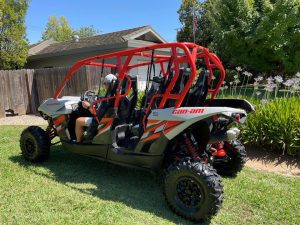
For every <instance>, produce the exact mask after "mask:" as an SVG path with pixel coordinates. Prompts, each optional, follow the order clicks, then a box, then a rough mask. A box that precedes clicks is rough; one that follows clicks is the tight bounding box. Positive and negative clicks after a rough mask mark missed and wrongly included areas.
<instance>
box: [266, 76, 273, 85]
mask: <svg viewBox="0 0 300 225" xmlns="http://www.w3.org/2000/svg"><path fill="white" fill-rule="evenodd" d="M266 80H267V82H268V84H272V83H273V81H274V78H273V77H268V78H267V79H266Z"/></svg>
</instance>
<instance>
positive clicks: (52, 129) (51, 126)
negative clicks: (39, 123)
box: [46, 124, 57, 140]
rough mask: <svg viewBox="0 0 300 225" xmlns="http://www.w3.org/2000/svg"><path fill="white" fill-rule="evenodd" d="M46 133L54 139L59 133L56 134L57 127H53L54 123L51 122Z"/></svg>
mask: <svg viewBox="0 0 300 225" xmlns="http://www.w3.org/2000/svg"><path fill="white" fill-rule="evenodd" d="M46 133H47V134H48V137H49V138H50V140H52V139H53V138H55V136H56V135H57V134H56V131H55V129H54V128H53V125H52V124H50V125H49V126H48V127H47V129H46Z"/></svg>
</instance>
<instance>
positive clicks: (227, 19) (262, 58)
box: [207, 0, 300, 74]
mask: <svg viewBox="0 0 300 225" xmlns="http://www.w3.org/2000/svg"><path fill="white" fill-rule="evenodd" d="M207 6H208V7H207V18H208V20H209V23H210V25H211V27H212V32H213V37H214V38H213V43H212V46H213V48H214V49H215V50H216V52H217V54H218V55H220V57H221V58H222V59H223V60H225V62H226V63H227V64H229V65H231V66H235V65H241V66H244V67H246V68H247V69H250V70H253V71H257V72H267V73H269V74H270V73H294V72H297V70H299V69H300V42H299V40H300V32H299V31H300V12H299V10H300V1H299V0H245V1H240V0H207Z"/></svg>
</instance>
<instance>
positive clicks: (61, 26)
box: [42, 16, 97, 41]
mask: <svg viewBox="0 0 300 225" xmlns="http://www.w3.org/2000/svg"><path fill="white" fill-rule="evenodd" d="M96 34H97V31H96V30H95V28H94V27H93V26H85V27H81V28H79V29H78V30H73V28H72V27H71V26H70V25H69V23H68V20H67V19H66V18H65V17H64V16H61V17H60V18H59V20H58V19H57V18H56V16H51V17H50V18H49V20H48V23H47V25H46V29H45V31H44V33H43V34H42V40H50V39H51V40H54V41H68V40H72V38H73V36H74V35H78V36H79V37H83V38H84V37H90V36H94V35H96Z"/></svg>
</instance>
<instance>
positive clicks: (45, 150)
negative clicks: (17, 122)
mask: <svg viewBox="0 0 300 225" xmlns="http://www.w3.org/2000/svg"><path fill="white" fill-rule="evenodd" d="M50 144H51V141H50V138H49V137H48V135H47V133H46V132H45V131H44V130H43V129H42V128H40V127H38V126H30V127H28V128H26V129H25V130H23V132H22V134H21V138H20V148H21V151H22V155H23V157H24V158H25V159H26V160H28V161H30V162H44V161H46V160H47V159H48V158H49V152H50Z"/></svg>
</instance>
